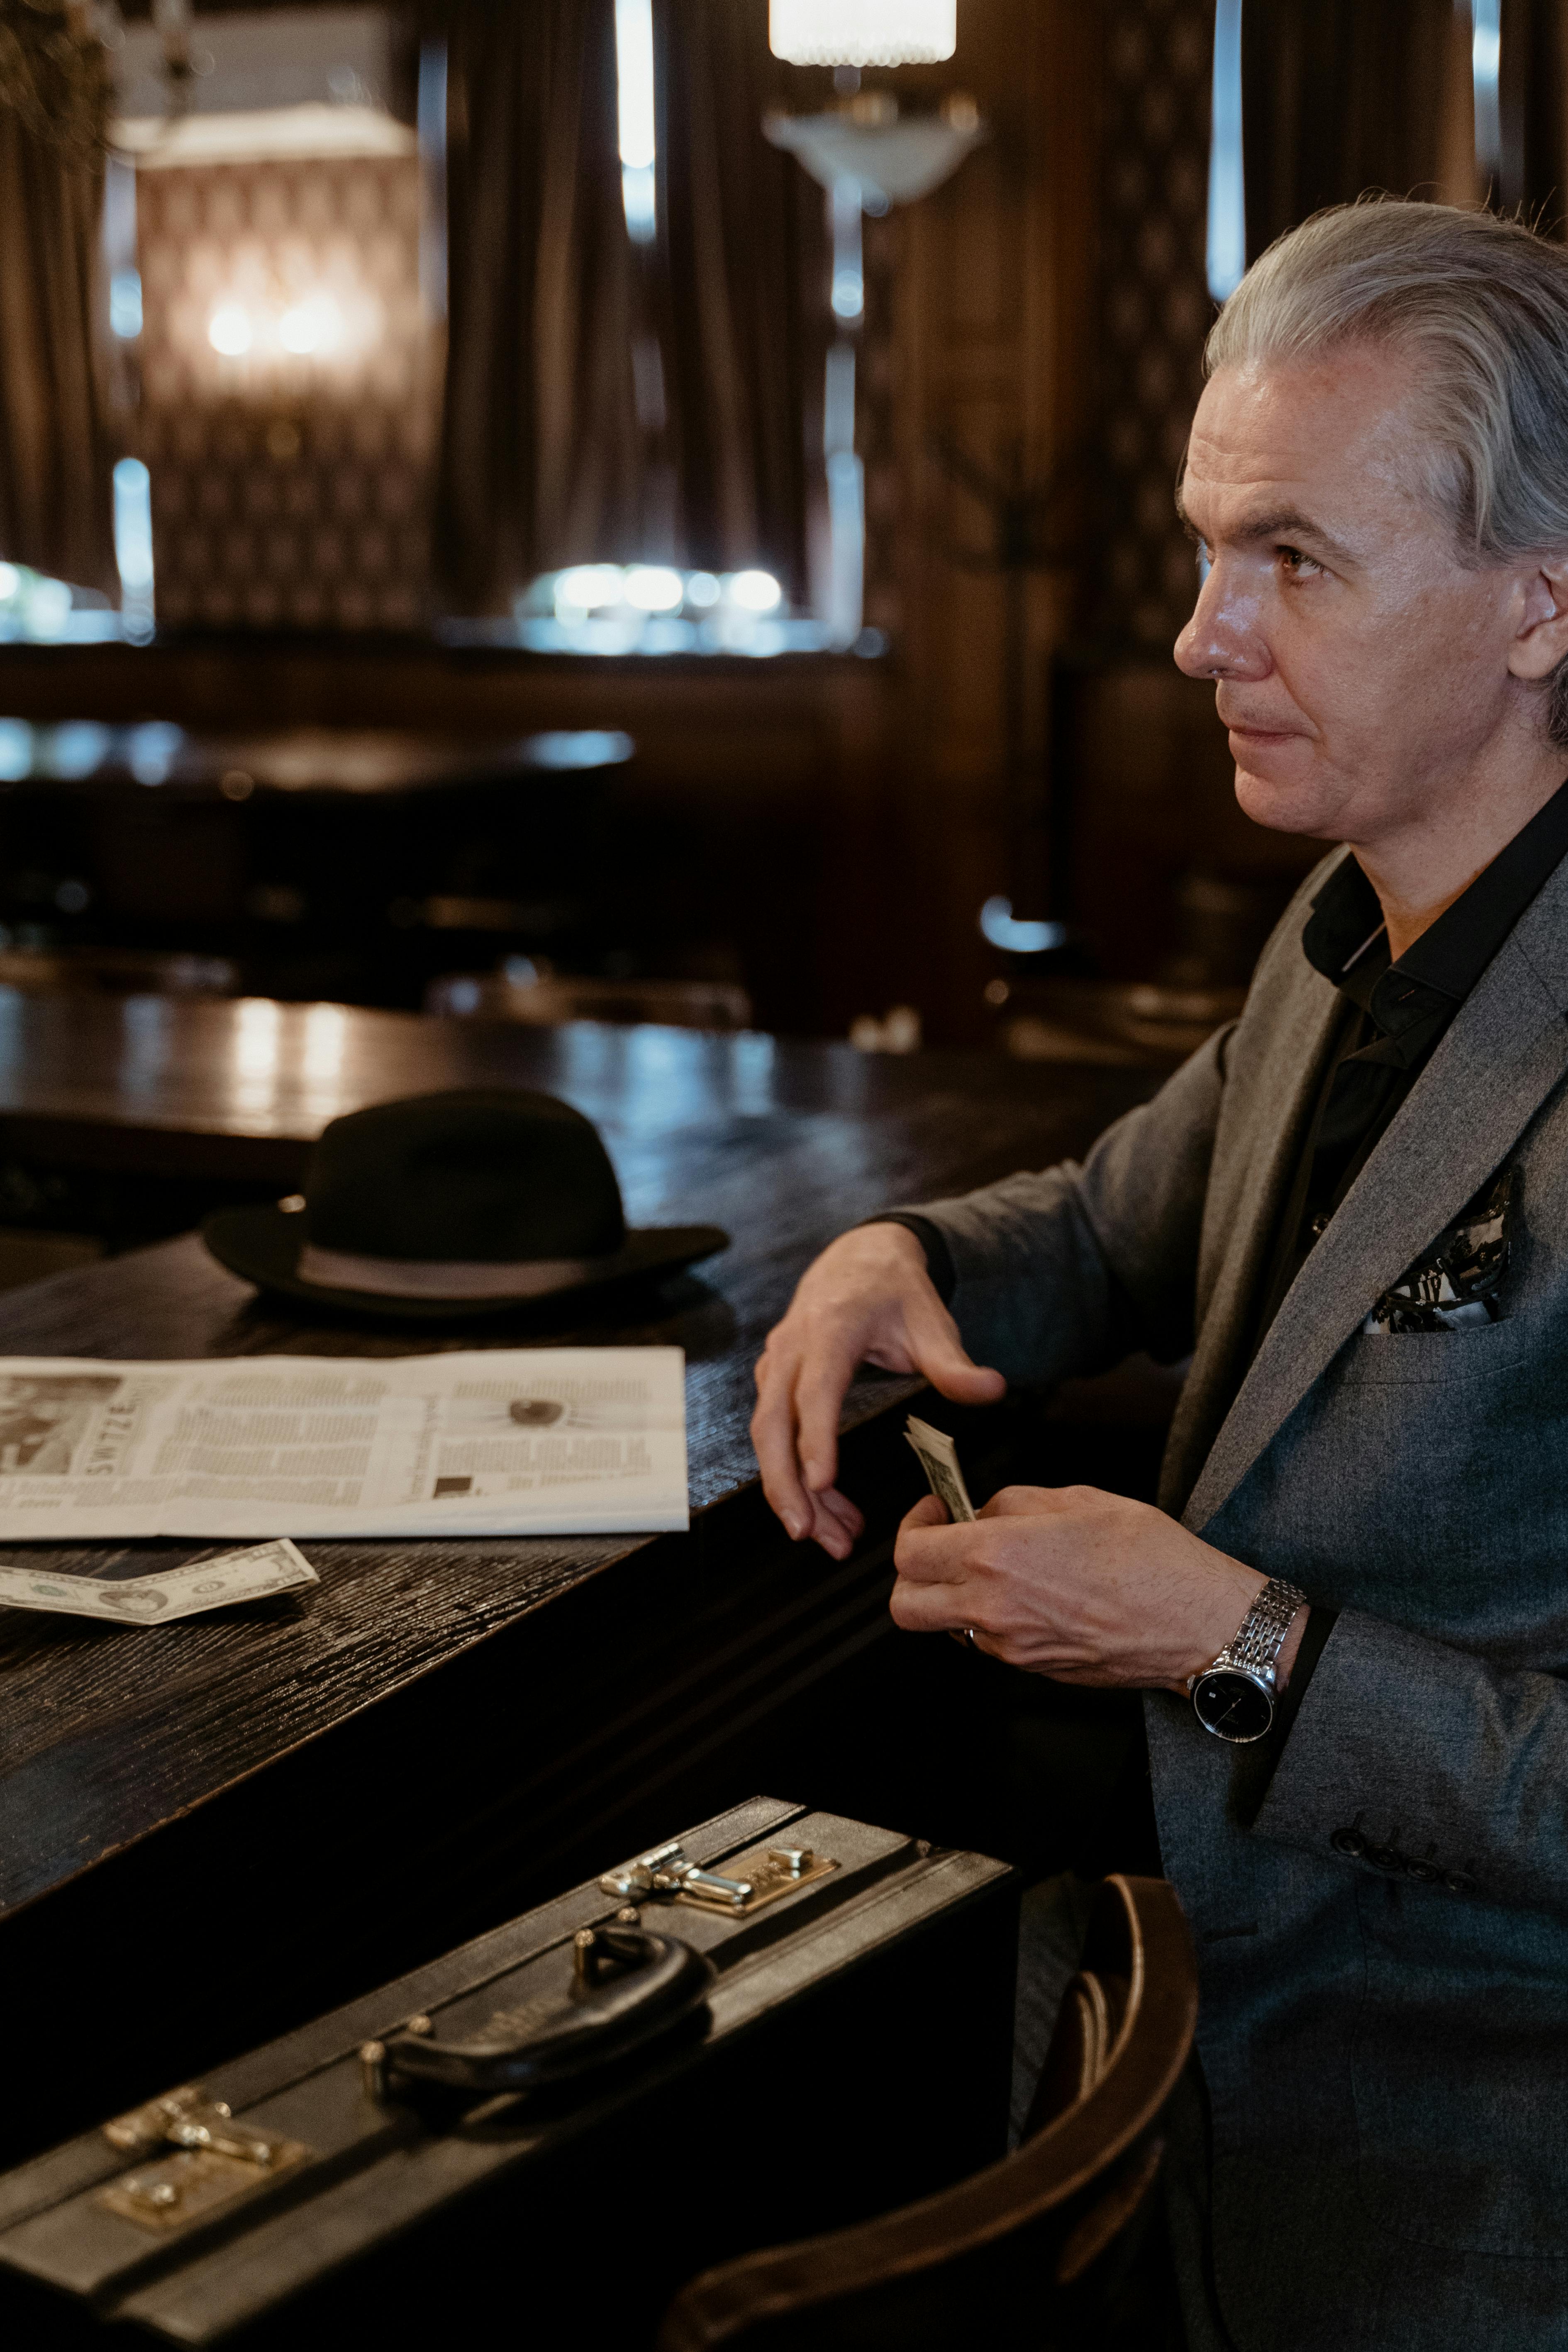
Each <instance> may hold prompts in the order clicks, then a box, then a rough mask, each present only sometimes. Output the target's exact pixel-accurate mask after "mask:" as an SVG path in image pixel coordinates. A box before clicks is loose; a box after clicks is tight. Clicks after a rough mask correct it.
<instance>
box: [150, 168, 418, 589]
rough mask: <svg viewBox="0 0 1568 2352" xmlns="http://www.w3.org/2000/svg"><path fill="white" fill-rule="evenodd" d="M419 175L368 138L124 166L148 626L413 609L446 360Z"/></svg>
mask: <svg viewBox="0 0 1568 2352" xmlns="http://www.w3.org/2000/svg"><path fill="white" fill-rule="evenodd" d="M418 174H419V167H418V163H417V161H416V158H414V157H412V156H407V157H404V156H374V157H353V158H343V159H341V160H340V159H320V158H313V159H310V160H309V161H301V162H290V163H278V162H268V163H223V164H190V165H180V166H174V167H171V168H168V169H164V170H156V171H143V172H142V173H140V174H139V175H138V184H137V236H138V246H139V257H140V262H141V268H142V293H143V319H144V324H143V328H142V338H141V344H140V352H141V368H142V405H141V425H140V433H139V446H140V453H141V455H142V457H144V458H145V460H146V463H147V467H148V469H149V472H150V474H151V477H152V499H153V564H154V570H155V574H156V591H155V593H156V599H157V611H158V620H159V624H160V626H163V627H181V626H195V627H234V626H238V627H246V626H249V627H255V628H329V629H334V628H335V629H361V628H407V627H411V626H414V625H417V624H418V623H419V622H420V621H421V620H422V619H423V618H424V616H425V614H426V608H427V603H428V579H429V502H430V493H431V486H432V478H433V468H434V458H435V445H436V432H437V408H438V403H439V397H440V378H439V352H438V348H437V337H436V335H435V334H434V332H433V331H432V329H431V326H430V323H429V321H428V319H427V316H426V311H425V310H424V308H423V306H422V303H421V299H420V292H419V176H418ZM215 328H216V332H217V333H218V335H219V337H220V339H221V340H223V341H225V342H226V343H227V344H228V345H229V346H230V347H231V348H230V349H229V350H228V351H227V352H220V351H218V350H215V349H214V347H213V342H212V341H211V340H210V331H213V330H215ZM247 339H248V347H247V348H245V349H235V348H233V347H234V346H236V345H237V344H240V343H242V342H246V341H247ZM301 346H305V347H307V348H301Z"/></svg>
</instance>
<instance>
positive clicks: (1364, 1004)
mask: <svg viewBox="0 0 1568 2352" xmlns="http://www.w3.org/2000/svg"><path fill="white" fill-rule="evenodd" d="M1564 856H1568V783H1565V784H1563V785H1562V786H1560V788H1559V789H1558V790H1557V791H1556V792H1555V793H1553V794H1552V798H1551V799H1550V800H1549V801H1548V802H1547V803H1546V805H1545V807H1544V808H1542V809H1541V810H1540V811H1538V813H1537V814H1535V815H1534V816H1532V817H1531V820H1530V823H1529V824H1527V825H1526V826H1525V827H1524V829H1523V831H1522V832H1521V833H1516V834H1515V835H1514V837H1513V839H1512V840H1511V841H1510V843H1509V844H1508V845H1507V847H1506V848H1504V849H1500V851H1499V852H1498V854H1497V856H1495V857H1494V858H1493V860H1492V862H1491V864H1490V865H1489V866H1486V867H1485V868H1484V869H1483V870H1482V871H1481V872H1480V873H1479V874H1478V875H1477V877H1476V878H1475V880H1474V881H1473V882H1472V883H1471V884H1470V885H1469V887H1468V889H1466V890H1464V891H1462V892H1461V893H1460V895H1459V897H1458V898H1456V899H1455V901H1454V903H1453V905H1452V906H1451V907H1449V908H1447V910H1446V912H1445V913H1443V914H1441V915H1439V916H1438V918H1437V919H1436V922H1435V923H1434V924H1433V925H1432V926H1431V928H1430V929H1428V930H1425V931H1423V932H1422V934H1421V937H1420V938H1419V939H1418V940H1416V941H1415V945H1414V947H1410V948H1406V950H1405V953H1404V954H1403V955H1402V956H1401V957H1400V959H1399V961H1398V962H1397V963H1391V962H1390V961H1389V956H1388V934H1387V932H1386V931H1385V930H1384V922H1383V913H1382V910H1381V908H1379V906H1378V903H1377V898H1376V894H1375V893H1374V891H1373V887H1372V885H1371V883H1370V882H1369V881H1368V880H1367V878H1366V876H1365V875H1364V874H1363V872H1362V869H1361V867H1360V866H1358V865H1357V863H1356V861H1355V859H1354V858H1353V857H1347V858H1345V859H1344V860H1343V862H1342V864H1341V865H1339V866H1335V868H1334V870H1333V872H1332V873H1331V875H1330V877H1329V878H1328V880H1327V882H1325V883H1324V885H1323V887H1322V888H1321V890H1320V891H1319V893H1318V895H1317V897H1316V898H1314V899H1313V901H1312V911H1311V914H1310V916H1309V918H1308V919H1307V924H1306V928H1305V929H1304V930H1303V931H1302V934H1301V947H1302V950H1303V952H1304V953H1305V955H1306V958H1307V961H1308V962H1309V963H1310V964H1312V965H1314V966H1315V967H1316V969H1317V970H1318V971H1321V973H1322V975H1323V977H1324V979H1325V980H1331V981H1332V982H1333V983H1334V985H1335V987H1336V988H1337V989H1338V990H1339V992H1340V1007H1339V1017H1338V1021H1337V1023H1336V1024H1335V1029H1334V1034H1333V1043H1332V1045H1331V1050H1330V1053H1329V1057H1328V1061H1327V1064H1326V1066H1325V1068H1324V1072H1323V1082H1322V1086H1321V1089H1320V1091H1319V1095H1318V1100H1317V1105H1316V1108H1315V1109H1314V1111H1313V1115H1312V1118H1311V1122H1310V1126H1309V1128H1308V1130H1307V1140H1306V1146H1305V1149H1304V1150H1303V1151H1302V1154H1301V1158H1300V1161H1299V1163H1298V1165H1297V1169H1296V1174H1295V1180H1294V1181H1293V1183H1292V1185H1291V1188H1290V1191H1289V1195H1288V1196H1287V1200H1286V1204H1285V1210H1284V1213H1283V1215H1282V1216H1281V1218H1280V1222H1279V1231H1278V1233H1277V1234H1276V1237H1275V1244H1274V1248H1273V1251H1272V1253H1271V1255H1270V1258H1269V1261H1268V1273H1267V1275H1266V1276H1265V1278H1264V1282H1263V1286H1262V1289H1261V1291H1260V1292H1259V1294H1258V1309H1257V1314H1256V1316H1255V1318H1254V1324H1253V1333H1252V1353H1253V1354H1256V1353H1257V1351H1258V1348H1259V1346H1260V1345H1261V1344H1262V1340H1263V1335H1264V1333H1265V1332H1266V1331H1267V1330H1268V1327H1269V1325H1270V1324H1271V1323H1272V1322H1273V1320H1274V1318H1275V1316H1276V1315H1277V1314H1278V1313H1279V1307H1280V1305H1281V1303H1282V1301H1283V1299H1284V1297H1285V1294H1286V1292H1287V1291H1288V1290H1289V1287H1290V1286H1291V1284H1292V1283H1293V1282H1294V1281H1295V1279H1296V1276H1298V1275H1299V1274H1300V1271H1301V1268H1302V1266H1303V1265H1305V1264H1306V1262H1307V1260H1308V1258H1309V1257H1310V1255H1311V1251H1312V1245H1313V1244H1314V1243H1315V1242H1316V1241H1317V1239H1318V1237H1319V1235H1320V1234H1321V1233H1322V1232H1323V1230H1324V1228H1325V1227H1326V1226H1327V1224H1328V1223H1329V1220H1330V1218H1331V1216H1332V1215H1333V1213H1334V1212H1335V1210H1336V1209H1337V1208H1338V1207H1339V1205H1340V1203H1341V1202H1342V1200H1343V1199H1344V1197H1345V1194H1346V1193H1347V1192H1349V1191H1350V1188H1351V1186H1352V1184H1353V1183H1354V1181H1355V1180H1356V1178H1357V1177H1358V1176H1359V1175H1360V1173H1361V1171H1362V1170H1363V1167H1364V1166H1365V1165H1366V1162H1367V1161H1368V1160H1369V1159H1370V1158H1371V1157H1372V1154H1373V1151H1374V1150H1376V1148H1377V1145H1378V1143H1379V1142H1380V1141H1381V1140H1382V1139H1383V1137H1384V1134H1385V1133H1386V1131H1387V1129H1388V1128H1389V1126H1390V1125H1391V1124H1392V1122H1393V1119H1394V1114H1395V1112H1396V1111H1397V1110H1398V1109H1399V1107H1400V1105H1401V1104H1402V1103H1403V1102H1404V1100H1405V1097H1406V1095H1407V1094H1408V1093H1409V1092H1410V1089H1411V1087H1413V1086H1414V1085H1415V1081H1416V1079H1417V1078H1418V1077H1419V1076H1420V1075H1421V1073H1422V1071H1423V1070H1424V1069H1425V1068H1426V1065H1427V1063H1428V1062H1429V1061H1430V1060H1431V1058H1432V1055H1433V1054H1434V1053H1435V1052H1436V1048H1437V1045H1438V1044H1439V1042H1440V1040H1441V1039H1442V1037H1443V1034H1444V1033H1445V1032H1446V1030H1447V1027H1448V1024H1449V1023H1450V1022H1451V1021H1452V1020H1453V1018H1454V1015H1455V1013H1457V1012H1458V1009H1459V1007H1460V1005H1461V1004H1462V1003H1464V1001H1465V999H1466V997H1467V996H1468V994H1469V992H1470V991H1471V989H1472V988H1474V986H1475V984H1476V982H1477V981H1479V978H1480V976H1481V974H1482V972H1483V971H1485V970H1486V968H1487V966H1488V964H1489V963H1490V961H1491V960H1492V958H1493V956H1495V955H1496V953H1497V951H1498V950H1499V948H1500V947H1501V945H1502V943H1503V941H1504V940H1506V939H1507V937H1508V935H1509V933H1510V931H1511V930H1512V929H1513V927H1514V925H1515V923H1517V922H1518V920H1519V919H1520V917H1521V915H1522V914H1523V912H1524V910H1525V908H1527V907H1528V906H1529V904H1530V902H1531V899H1532V898H1534V897H1535V896H1536V894H1537V892H1538V891H1539V890H1540V888H1541V887H1542V884H1543V883H1544V882H1545V880H1546V878H1547V877H1548V876H1549V875H1550V874H1551V873H1552V871H1553V870H1554V869H1555V867H1556V866H1558V865H1559V864H1560V863H1561V862H1562V860H1563V857H1564ZM1367 1304H1368V1306H1369V1307H1370V1306H1371V1304H1372V1301H1371V1300H1370V1299H1369V1300H1368V1302H1367Z"/></svg>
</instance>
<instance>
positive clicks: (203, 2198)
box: [97, 2083, 311, 2230]
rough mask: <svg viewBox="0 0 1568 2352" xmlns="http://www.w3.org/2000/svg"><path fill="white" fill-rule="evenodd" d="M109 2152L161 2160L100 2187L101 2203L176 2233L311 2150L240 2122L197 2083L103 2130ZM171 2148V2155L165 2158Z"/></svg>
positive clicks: (147, 2226)
mask: <svg viewBox="0 0 1568 2352" xmlns="http://www.w3.org/2000/svg"><path fill="white" fill-rule="evenodd" d="M103 2137H104V2138H105V2139H106V2140H107V2141H108V2142H109V2145H110V2147H113V2148H118V2149H120V2150H121V2153H122V2154H123V2155H126V2156H140V2157H148V2158H154V2161H153V2162H151V2163H146V2164H142V2165H141V2166H139V2167H138V2168H137V2169H136V2170H135V2171H134V2172H126V2173H122V2174H121V2177H120V2179H118V2180H113V2181H110V2185H109V2187H108V2188H107V2189H100V2190H99V2193H98V2199H97V2202H98V2203H99V2204H100V2205H103V2206H106V2207H107V2208H108V2210H109V2211H110V2212H111V2213H119V2214H121V2215H122V2216H123V2217H124V2219H125V2220H126V2221H139V2222H140V2223H141V2224H142V2228H143V2229H147V2230H172V2229H177V2228H180V2227H182V2226H183V2225H184V2223H185V2222H187V2221H195V2220H196V2219H197V2217H198V2216H199V2215H201V2214H205V2213H208V2212H210V2211H211V2210H212V2209H213V2207H214V2206H215V2205H222V2204H225V2203H226V2202H227V2200H229V2199H230V2198H231V2197H237V2196H239V2195H240V2194H241V2192H242V2191H243V2190H245V2189H255V2188H258V2186H259V2185H260V2183H261V2182H262V2181H264V2180H271V2179H276V2178H277V2176H278V2175H279V2173H280V2172H287V2171H288V2170H289V2169H290V2168H291V2167H292V2166H294V2165H296V2164H300V2163H302V2162H303V2161H304V2159H305V2158H307V2157H308V2156H309V2155H310V2153H311V2151H310V2148H308V2147H306V2146H305V2144H304V2142H303V2141H302V2140H297V2139H286V2138H285V2137H284V2136H283V2135H282V2133H281V2132H273V2131H265V2130H262V2129H259V2128H258V2126H256V2125H254V2124H245V2123H236V2121H235V2119H234V2117H233V2116H232V2115H231V2114H230V2112H229V2110H228V2108H227V2106H226V2105H225V2103H224V2101H223V2100H221V2099H209V2098H208V2097H207V2095H206V2093H205V2091H204V2090H203V2089H202V2087H201V2085H200V2084H197V2083H186V2084H183V2085H182V2087H181V2088H180V2089H179V2090H177V2091H165V2092H164V2094H163V2097H162V2098H159V2099H149V2100H148V2102H147V2104H146V2105H145V2106H144V2107H135V2108H133V2109H132V2112H131V2114H130V2115H128V2116H115V2118H114V2120H113V2121H112V2122H111V2123H107V2124H105V2125H104V2126H103ZM163 2149H168V2150H170V2151H171V2153H169V2154H167V2155H161V2154H160V2153H159V2151H161V2150H163Z"/></svg>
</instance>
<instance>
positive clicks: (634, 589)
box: [626, 563, 685, 613]
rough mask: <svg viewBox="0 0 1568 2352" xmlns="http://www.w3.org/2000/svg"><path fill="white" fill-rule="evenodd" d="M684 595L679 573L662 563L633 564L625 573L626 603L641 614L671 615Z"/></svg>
mask: <svg viewBox="0 0 1568 2352" xmlns="http://www.w3.org/2000/svg"><path fill="white" fill-rule="evenodd" d="M684 593H685V592H684V591H683V589H682V587H681V584H680V574H679V572H671V571H669V570H668V568H667V567H666V566H665V565H664V564H662V563H634V564H633V565H632V567H631V569H630V571H629V572H627V573H626V602H627V604H635V605H636V606H637V610H638V611H639V612H641V613H673V612H674V610H675V608H676V606H677V605H678V604H679V603H680V601H681V598H682V596H683V594H684Z"/></svg>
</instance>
